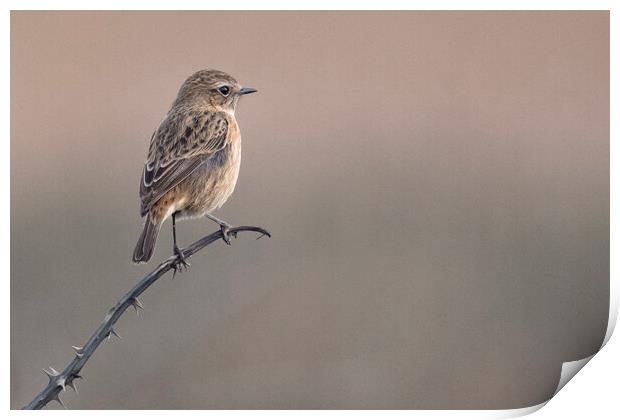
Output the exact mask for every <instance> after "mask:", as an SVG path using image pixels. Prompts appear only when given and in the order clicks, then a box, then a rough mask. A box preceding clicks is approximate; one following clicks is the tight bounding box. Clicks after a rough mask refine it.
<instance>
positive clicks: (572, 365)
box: [491, 277, 619, 419]
mask: <svg viewBox="0 0 620 420" xmlns="http://www.w3.org/2000/svg"><path fill="white" fill-rule="evenodd" d="M618 292H619V290H618V288H617V284H616V281H615V280H614V279H613V277H612V278H611V279H610V286H609V318H608V320H607V330H606V331H605V338H604V339H603V343H602V344H601V347H600V348H599V349H598V350H597V351H595V352H594V353H593V354H591V355H590V356H588V357H584V358H583V359H579V360H573V361H571V362H564V363H562V371H561V372H560V379H559V380H558V385H557V387H556V388H555V391H554V392H553V395H552V396H551V398H549V399H548V400H546V401H543V402H541V403H540V404H536V405H532V406H530V407H523V408H515V409H509V410H496V411H494V412H491V413H492V414H491V416H492V417H493V418H496V419H508V418H515V417H522V416H526V415H528V414H532V413H534V412H535V411H538V410H540V409H541V408H543V407H544V406H545V405H547V403H548V402H549V401H551V399H552V398H553V397H555V396H556V394H557V393H558V392H560V390H561V389H562V388H564V386H565V385H566V384H567V383H568V382H569V381H570V380H571V379H573V377H574V376H575V375H576V374H577V373H578V372H579V371H580V370H581V369H582V368H583V367H584V366H585V365H587V364H588V362H589V361H590V360H592V358H593V357H594V356H596V354H597V353H598V352H599V351H601V350H602V349H603V347H605V345H606V344H607V342H609V339H610V338H611V336H612V335H613V332H614V330H615V328H616V322H617V320H618V300H619V293H618Z"/></svg>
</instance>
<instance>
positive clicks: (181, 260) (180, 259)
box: [172, 212, 189, 272]
mask: <svg viewBox="0 0 620 420" xmlns="http://www.w3.org/2000/svg"><path fill="white" fill-rule="evenodd" d="M176 215H177V214H176V212H174V213H172V240H173V242H174V248H172V250H173V252H174V255H176V256H177V262H176V263H175V266H174V271H175V272H176V271H177V268H178V269H179V271H180V270H181V268H185V269H187V268H188V267H189V263H188V262H187V260H186V259H185V255H183V251H182V250H181V248H179V247H178V245H177V225H176ZM179 264H180V265H179Z"/></svg>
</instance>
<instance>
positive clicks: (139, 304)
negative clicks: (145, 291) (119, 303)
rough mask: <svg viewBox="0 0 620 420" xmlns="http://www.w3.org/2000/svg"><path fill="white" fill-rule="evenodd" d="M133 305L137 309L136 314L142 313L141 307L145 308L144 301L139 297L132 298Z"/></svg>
mask: <svg viewBox="0 0 620 420" xmlns="http://www.w3.org/2000/svg"><path fill="white" fill-rule="evenodd" d="M131 306H133V308H134V309H135V310H136V315H140V309H142V310H144V306H143V305H142V302H140V300H139V299H138V298H137V297H134V298H131Z"/></svg>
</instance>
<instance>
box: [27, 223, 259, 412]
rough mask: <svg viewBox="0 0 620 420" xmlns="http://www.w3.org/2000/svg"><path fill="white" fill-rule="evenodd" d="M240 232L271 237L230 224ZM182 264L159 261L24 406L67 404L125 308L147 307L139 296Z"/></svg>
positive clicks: (197, 245) (187, 252)
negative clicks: (64, 395) (65, 398)
mask: <svg viewBox="0 0 620 420" xmlns="http://www.w3.org/2000/svg"><path fill="white" fill-rule="evenodd" d="M238 232H258V233H260V234H261V235H260V236H259V237H258V238H257V239H259V238H261V237H263V236H268V237H271V235H270V234H269V232H267V231H266V230H265V229H263V228H260V227H255V226H239V227H234V228H230V230H229V234H230V235H232V236H235V237H236V236H237V233H238ZM223 238H224V236H223V235H222V232H221V230H218V231H217V232H214V233H212V234H210V235H207V236H205V237H204V238H202V239H199V240H198V241H196V242H194V243H193V244H191V245H190V246H188V247H187V248H185V249H183V256H184V258H185V259H188V258H189V257H191V256H192V255H194V254H195V253H196V252H198V251H200V250H201V249H202V248H204V247H206V246H208V245H210V244H212V243H213V242H215V241H217V240H218V239H223ZM181 266H182V261H181V260H180V258H179V256H177V255H173V256H171V257H170V258H168V259H167V260H166V261H164V262H162V263H161V264H159V266H158V267H157V268H156V269H155V270H153V271H151V272H150V273H149V274H148V275H147V276H146V277H144V278H143V279H142V280H140V281H139V282H138V283H137V284H136V285H135V286H134V287H133V289H131V290H130V291H129V292H128V293H127V294H126V295H125V296H123V297H122V298H121V300H119V301H118V303H117V304H116V305H114V306H113V307H112V308H111V309H110V310H109V311H108V313H107V314H106V316H105V318H104V319H103V322H102V323H101V325H99V327H98V328H97V329H96V330H95V332H94V333H93V335H92V336H91V337H90V338H89V339H88V341H87V342H86V344H84V345H83V346H82V347H77V346H73V350H75V357H74V358H73V360H72V361H71V363H69V365H68V366H67V367H66V368H65V369H64V370H63V371H62V372H58V371H56V370H55V369H54V368H51V367H50V369H49V370H45V369H43V372H45V374H46V375H47V377H48V378H49V382H48V384H47V386H46V387H45V388H44V389H43V391H41V392H40V393H39V394H38V395H37V396H36V397H34V399H33V400H32V401H31V402H30V403H29V404H28V405H26V406H24V407H23V409H24V410H38V409H41V408H43V407H45V406H46V405H47V403H48V402H50V401H57V402H58V403H59V404H60V405H62V406H63V407H64V404H63V403H62V401H61V399H60V392H61V391H64V390H65V389H66V387H70V388H71V389H73V390H74V391H75V392H76V393H77V389H76V387H75V380H76V379H80V378H81V376H80V371H81V370H82V368H83V367H84V365H86V362H88V359H90V357H91V356H92V355H93V353H94V352H95V350H97V347H99V345H100V344H101V343H102V342H103V341H104V340H106V339H109V338H111V336H113V335H114V336H116V337H118V338H120V336H119V335H118V334H117V333H116V331H114V324H116V321H118V320H119V318H120V317H121V315H123V313H124V312H125V310H127V308H129V307H130V306H131V307H133V308H134V309H135V310H136V313H137V312H138V310H139V309H144V307H143V306H142V303H141V302H140V300H138V296H140V295H141V294H142V293H143V292H144V291H145V290H146V289H148V288H149V287H150V286H151V285H152V284H153V283H155V281H157V279H159V278H160V277H161V276H163V275H164V274H165V273H167V272H168V271H170V270H174V272H175V273H176V271H177V269H178V268H180V267H181Z"/></svg>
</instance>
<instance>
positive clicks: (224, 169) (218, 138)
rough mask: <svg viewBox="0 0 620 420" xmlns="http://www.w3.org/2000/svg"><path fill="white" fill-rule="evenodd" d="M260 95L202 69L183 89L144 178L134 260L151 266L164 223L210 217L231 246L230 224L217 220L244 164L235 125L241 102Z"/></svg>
mask: <svg viewBox="0 0 620 420" xmlns="http://www.w3.org/2000/svg"><path fill="white" fill-rule="evenodd" d="M253 92H256V89H253V88H248V87H242V86H241V85H240V84H239V83H238V82H237V81H236V80H235V79H234V78H233V77H232V76H230V75H228V74H226V73H224V72H222V71H218V70H201V71H199V72H196V73H194V74H193V75H191V76H190V77H189V78H188V79H187V80H186V81H185V82H184V83H183V85H182V86H181V89H180V90H179V93H178V94H177V97H176V99H175V101H174V103H173V104H172V107H171V108H170V110H169V111H168V113H167V114H166V116H165V117H164V120H163V121H162V122H161V124H160V125H159V127H158V128H157V130H155V132H154V133H153V135H152V137H151V142H150V146H149V152H148V156H147V160H146V164H145V165H144V169H143V170H142V177H141V179H140V202H141V205H140V215H141V216H143V217H144V216H146V219H145V222H144V228H143V230H142V234H141V235H140V238H139V239H138V243H137V244H136V248H135V250H134V252H133V261H134V262H136V263H143V262H147V261H148V260H149V259H150V258H151V256H152V255H153V249H154V247H155V242H156V240H157V235H158V234H159V231H160V229H161V226H162V223H163V222H164V221H165V220H166V219H167V218H168V217H170V216H172V238H173V241H174V253H175V254H176V255H178V256H179V258H180V260H181V261H183V262H184V261H185V260H184V258H183V253H182V250H181V249H180V248H179V247H178V246H177V238H176V225H175V222H176V219H182V218H195V217H203V216H206V217H208V218H209V219H211V220H213V221H215V222H216V223H218V224H219V225H220V229H221V230H222V236H223V237H224V240H225V241H226V243H228V244H230V238H229V229H230V225H229V224H228V223H226V222H225V221H223V220H220V219H218V218H217V217H215V216H213V214H212V212H213V211H215V210H216V209H218V208H220V207H221V206H222V205H223V204H224V203H225V202H226V200H227V199H228V197H230V195H231V194H232V192H233V190H234V188H235V184H236V183H237V177H238V175H239V165H240V162H241V134H240V131H239V126H238V125H237V121H236V120H235V108H236V106H237V103H238V101H239V98H241V96H243V95H247V94H249V93H253Z"/></svg>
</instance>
